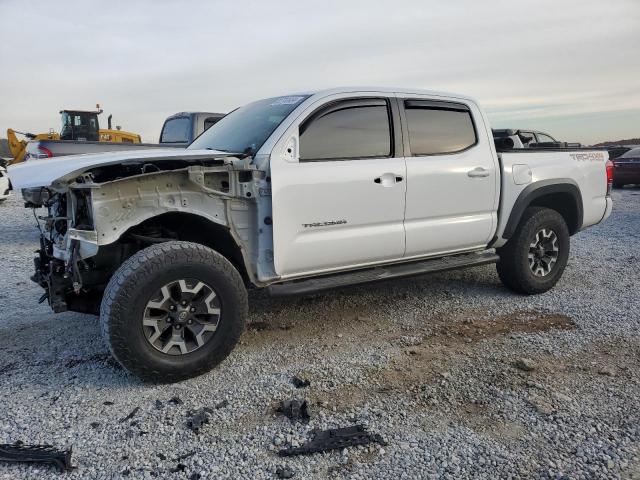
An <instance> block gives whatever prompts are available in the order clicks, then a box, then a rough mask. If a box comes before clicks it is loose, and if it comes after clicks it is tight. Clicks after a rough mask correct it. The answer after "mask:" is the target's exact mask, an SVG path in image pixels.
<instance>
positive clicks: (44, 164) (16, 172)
mask: <svg viewBox="0 0 640 480" xmlns="http://www.w3.org/2000/svg"><path fill="white" fill-rule="evenodd" d="M229 155H230V154H228V153H223V152H216V151H213V150H184V149H177V148H167V149H161V148H154V149H149V150H130V151H127V152H104V153H88V154H84V155H69V156H65V157H54V158H45V159H31V160H29V161H28V162H22V163H18V164H16V165H11V166H10V167H9V173H10V175H11V182H12V183H13V186H14V188H16V189H19V188H33V187H41V186H44V187H48V186H50V185H52V184H53V182H54V181H61V180H63V179H65V178H73V177H75V176H77V175H80V174H81V173H82V172H84V171H86V170H89V169H91V168H92V167H97V166H105V165H112V164H116V163H124V162H127V161H136V162H139V161H145V160H146V161H166V160H176V159H184V160H189V159H192V160H193V161H196V160H201V159H213V158H218V157H225V156H229Z"/></svg>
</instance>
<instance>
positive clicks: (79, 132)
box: [7, 105, 141, 165]
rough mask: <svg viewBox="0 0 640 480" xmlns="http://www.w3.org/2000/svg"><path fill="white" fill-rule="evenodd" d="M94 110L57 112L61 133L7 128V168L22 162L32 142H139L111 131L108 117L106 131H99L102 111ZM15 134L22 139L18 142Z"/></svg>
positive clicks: (133, 136) (132, 135)
mask: <svg viewBox="0 0 640 480" xmlns="http://www.w3.org/2000/svg"><path fill="white" fill-rule="evenodd" d="M96 108H97V110H60V115H61V118H62V129H61V130H60V133H56V132H54V131H53V130H50V131H49V133H38V134H34V133H28V132H19V131H17V130H13V129H11V128H9V129H8V130H7V139H8V141H9V150H10V151H11V155H12V156H13V160H10V161H9V165H13V164H16V163H20V162H22V161H24V158H25V154H26V151H27V144H28V143H29V141H31V140H71V141H77V142H111V143H140V142H141V139H140V135H138V134H137V133H131V132H125V131H123V130H120V127H119V126H117V127H116V128H115V129H112V128H111V117H112V116H111V115H109V117H108V118H107V123H108V128H106V129H101V128H100V123H99V122H98V115H100V114H101V113H102V112H103V111H102V110H101V109H100V105H96ZM18 135H22V136H24V137H25V138H24V139H19V138H18Z"/></svg>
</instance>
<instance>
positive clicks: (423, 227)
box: [400, 99, 499, 258]
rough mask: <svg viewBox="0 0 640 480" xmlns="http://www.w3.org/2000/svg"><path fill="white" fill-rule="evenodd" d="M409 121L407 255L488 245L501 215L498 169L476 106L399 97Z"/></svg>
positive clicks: (406, 149) (469, 248) (406, 136)
mask: <svg viewBox="0 0 640 480" xmlns="http://www.w3.org/2000/svg"><path fill="white" fill-rule="evenodd" d="M400 104H401V107H403V109H402V110H401V112H402V114H403V116H404V124H405V125H406V127H407V128H406V129H405V130H406V135H405V151H406V152H407V157H406V162H407V205H406V215H405V229H406V235H407V240H406V241H407V244H406V254H405V257H408V258H410V257H420V256H424V255H435V254H441V253H450V252H456V251H464V250H472V249H476V248H482V247H484V246H486V245H487V243H488V242H489V239H490V238H491V235H492V233H493V229H494V228H495V222H496V215H497V197H496V193H497V191H498V186H499V183H498V182H499V172H498V171H497V168H496V163H495V161H494V156H493V151H492V149H491V145H490V144H489V139H487V138H486V135H484V134H482V132H485V131H486V130H485V127H484V123H483V119H482V115H481V114H480V112H479V110H478V109H477V107H475V106H473V104H466V103H457V102H440V101H429V100H419V99H404V100H401V101H400Z"/></svg>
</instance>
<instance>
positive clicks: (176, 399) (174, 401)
mask: <svg viewBox="0 0 640 480" xmlns="http://www.w3.org/2000/svg"><path fill="white" fill-rule="evenodd" d="M169 403H171V404H173V405H182V404H183V403H184V402H183V401H182V400H181V399H180V397H178V396H175V397H171V398H170V399H169Z"/></svg>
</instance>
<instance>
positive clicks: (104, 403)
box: [102, 400, 115, 406]
mask: <svg viewBox="0 0 640 480" xmlns="http://www.w3.org/2000/svg"><path fill="white" fill-rule="evenodd" d="M102 404H103V405H107V406H108V405H115V404H114V403H113V402H112V401H111V400H107V401H106V402H102Z"/></svg>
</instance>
